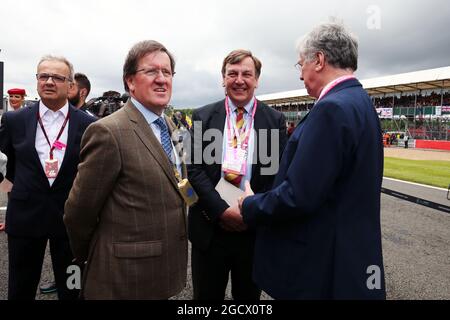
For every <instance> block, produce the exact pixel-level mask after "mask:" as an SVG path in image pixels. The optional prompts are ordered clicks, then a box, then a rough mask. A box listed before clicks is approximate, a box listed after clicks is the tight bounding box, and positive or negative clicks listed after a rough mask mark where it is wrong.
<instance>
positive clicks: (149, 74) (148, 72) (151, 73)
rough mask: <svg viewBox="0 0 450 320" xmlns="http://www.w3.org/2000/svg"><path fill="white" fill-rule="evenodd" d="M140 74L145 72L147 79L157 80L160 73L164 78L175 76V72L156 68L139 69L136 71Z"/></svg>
mask: <svg viewBox="0 0 450 320" xmlns="http://www.w3.org/2000/svg"><path fill="white" fill-rule="evenodd" d="M138 72H143V73H144V74H145V75H146V76H147V77H150V78H156V77H157V76H158V75H159V73H160V72H161V73H162V75H163V77H164V78H168V79H169V78H172V77H173V76H174V75H175V72H172V71H170V70H167V69H155V68H149V69H146V68H143V69H139V70H136V73H138Z"/></svg>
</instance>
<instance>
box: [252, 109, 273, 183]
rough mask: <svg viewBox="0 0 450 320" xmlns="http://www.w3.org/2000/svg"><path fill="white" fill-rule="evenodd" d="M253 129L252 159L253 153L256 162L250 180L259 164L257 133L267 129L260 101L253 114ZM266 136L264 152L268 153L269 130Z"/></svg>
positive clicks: (259, 142) (269, 146)
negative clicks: (254, 135) (265, 149)
mask: <svg viewBox="0 0 450 320" xmlns="http://www.w3.org/2000/svg"><path fill="white" fill-rule="evenodd" d="M253 129H254V130H255V134H256V137H255V141H256V144H255V145H254V146H253V158H254V157H255V153H256V157H257V158H256V159H257V161H256V163H254V164H253V165H252V178H253V177H255V175H256V172H257V169H258V166H259V163H261V162H260V159H259V154H258V152H259V150H260V149H259V148H260V144H261V141H259V140H260V139H259V138H260V137H259V136H258V132H259V130H260V129H267V121H266V118H265V110H264V105H262V103H261V102H260V101H258V104H257V109H256V112H255V119H254V123H253ZM267 135H268V136H267V138H268V140H267V151H266V152H270V150H271V145H270V141H271V139H270V129H268V130H267ZM249 160H250V161H253V159H249Z"/></svg>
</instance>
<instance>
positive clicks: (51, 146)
mask: <svg viewBox="0 0 450 320" xmlns="http://www.w3.org/2000/svg"><path fill="white" fill-rule="evenodd" d="M69 116H70V112H69V110H68V111H67V116H66V118H65V119H64V123H63V125H62V127H61V129H60V130H59V133H58V136H57V137H56V139H55V142H56V141H58V140H59V138H60V137H61V135H62V133H63V131H64V128H65V127H66V124H67V122H68V121H69ZM37 120H38V122H39V125H40V126H41V129H42V132H43V133H44V136H45V139H46V140H47V143H48V145H49V146H50V160H53V150H55V145H54V143H53V144H51V143H50V139H49V138H48V135H47V132H46V131H45V128H44V124H43V123H42V119H41V115H40V114H39V110H38V113H37Z"/></svg>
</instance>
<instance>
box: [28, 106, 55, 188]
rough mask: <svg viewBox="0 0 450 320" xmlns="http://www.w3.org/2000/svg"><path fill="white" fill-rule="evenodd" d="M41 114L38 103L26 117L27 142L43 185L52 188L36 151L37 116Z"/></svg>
mask: <svg viewBox="0 0 450 320" xmlns="http://www.w3.org/2000/svg"><path fill="white" fill-rule="evenodd" d="M38 112H39V102H36V103H35V104H33V105H32V106H31V107H30V108H29V110H28V114H27V116H26V120H25V123H26V124H27V125H26V126H25V127H26V129H25V130H26V141H27V143H28V145H29V149H30V154H31V157H32V158H33V162H34V164H35V166H36V169H37V170H38V171H39V172H40V176H41V177H42V180H43V183H44V184H46V186H48V187H50V184H49V183H48V178H47V176H46V175H45V172H44V168H42V164H41V160H40V159H39V155H38V153H37V151H36V130H37V123H38V122H37V114H38Z"/></svg>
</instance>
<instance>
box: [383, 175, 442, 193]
mask: <svg viewBox="0 0 450 320" xmlns="http://www.w3.org/2000/svg"><path fill="white" fill-rule="evenodd" d="M383 179H386V180H392V181H397V182H403V183H407V184H412V185H414V186H420V187H425V188H431V189H436V190H439V191H448V190H447V189H444V188H439V187H433V186H427V185H425V184H420V183H415V182H409V181H403V180H398V179H392V178H386V177H383Z"/></svg>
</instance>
